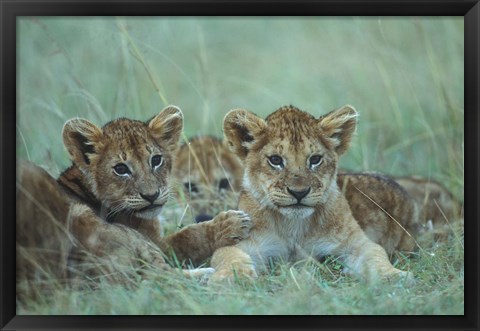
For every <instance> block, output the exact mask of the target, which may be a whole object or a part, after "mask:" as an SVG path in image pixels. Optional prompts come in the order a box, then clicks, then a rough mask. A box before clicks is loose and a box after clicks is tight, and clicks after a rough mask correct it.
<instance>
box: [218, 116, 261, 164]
mask: <svg viewBox="0 0 480 331" xmlns="http://www.w3.org/2000/svg"><path fill="white" fill-rule="evenodd" d="M266 128H267V123H266V122H265V120H264V119H262V118H260V117H258V116H257V115H255V114H253V113H251V112H249V111H248V110H244V109H234V110H231V111H229V112H228V113H227V115H225V118H224V119H223V134H224V135H225V141H226V142H227V144H228V146H229V147H230V150H231V151H232V152H234V153H235V154H236V155H237V156H238V157H240V158H241V159H244V158H245V157H246V156H247V154H248V151H249V150H250V149H251V147H252V146H253V144H255V142H257V141H258V140H259V139H260V137H261V135H262V133H263V132H264V130H265V129H266Z"/></svg>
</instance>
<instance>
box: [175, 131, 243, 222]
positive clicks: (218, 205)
mask: <svg viewBox="0 0 480 331" xmlns="http://www.w3.org/2000/svg"><path fill="white" fill-rule="evenodd" d="M172 176H173V177H174V178H175V181H176V182H177V183H178V184H179V186H180V189H181V190H183V192H184V194H185V197H186V198H187V202H188V203H189V205H190V207H191V208H192V210H193V213H194V214H195V215H198V214H209V215H212V214H213V215H214V214H216V213H217V212H218V210H224V209H233V208H236V207H237V198H238V193H239V192H240V187H241V182H242V176H243V166H242V164H241V163H240V160H239V159H238V157H237V156H236V155H234V154H233V153H232V152H230V150H229V149H228V146H226V145H225V144H224V141H223V140H222V139H219V138H216V137H212V136H201V137H195V138H191V139H190V140H189V141H188V142H187V143H185V144H183V145H182V146H180V148H179V149H178V151H177V155H176V158H175V166H174V169H173V172H172Z"/></svg>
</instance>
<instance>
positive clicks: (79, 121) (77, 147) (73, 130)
mask: <svg viewBox="0 0 480 331" xmlns="http://www.w3.org/2000/svg"><path fill="white" fill-rule="evenodd" d="M62 136H63V144H64V145H65V148H66V149H67V151H68V154H70V159H71V160H72V161H73V162H74V163H75V164H76V165H77V166H79V167H80V168H85V167H87V166H88V165H90V163H91V160H92V156H93V155H95V152H96V151H98V147H100V146H99V144H100V141H101V139H102V136H103V133H102V129H100V128H99V127H97V126H96V125H95V124H93V123H91V122H89V121H87V120H86V119H83V118H73V119H71V120H68V121H67V122H66V123H65V125H64V126H63V132H62Z"/></svg>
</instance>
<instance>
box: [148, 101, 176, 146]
mask: <svg viewBox="0 0 480 331" xmlns="http://www.w3.org/2000/svg"><path fill="white" fill-rule="evenodd" d="M148 128H149V129H150V133H151V134H152V136H153V138H154V139H155V140H157V141H158V142H159V143H160V144H161V145H162V146H165V147H166V148H168V150H169V151H170V152H171V153H173V152H175V150H176V149H177V148H178V143H179V142H180V135H181V134H182V130H183V113H182V111H181V110H180V108H178V107H176V106H167V107H165V108H163V109H162V110H161V111H160V113H159V114H158V115H157V116H155V117H154V118H152V119H151V120H150V121H149V122H148Z"/></svg>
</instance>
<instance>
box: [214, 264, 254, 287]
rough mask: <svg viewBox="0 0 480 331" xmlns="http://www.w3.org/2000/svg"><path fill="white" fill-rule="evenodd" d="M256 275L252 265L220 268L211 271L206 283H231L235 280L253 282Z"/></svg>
mask: <svg viewBox="0 0 480 331" xmlns="http://www.w3.org/2000/svg"><path fill="white" fill-rule="evenodd" d="M257 277H258V275H257V272H256V271H255V269H254V268H253V267H247V266H245V267H242V268H238V269H235V268H231V269H222V270H219V271H216V272H215V273H213V275H212V276H211V277H210V279H209V280H208V285H209V286H212V285H216V284H228V285H232V284H233V283H234V282H235V281H241V282H248V283H251V282H253V281H254V280H255V279H256V278H257Z"/></svg>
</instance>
